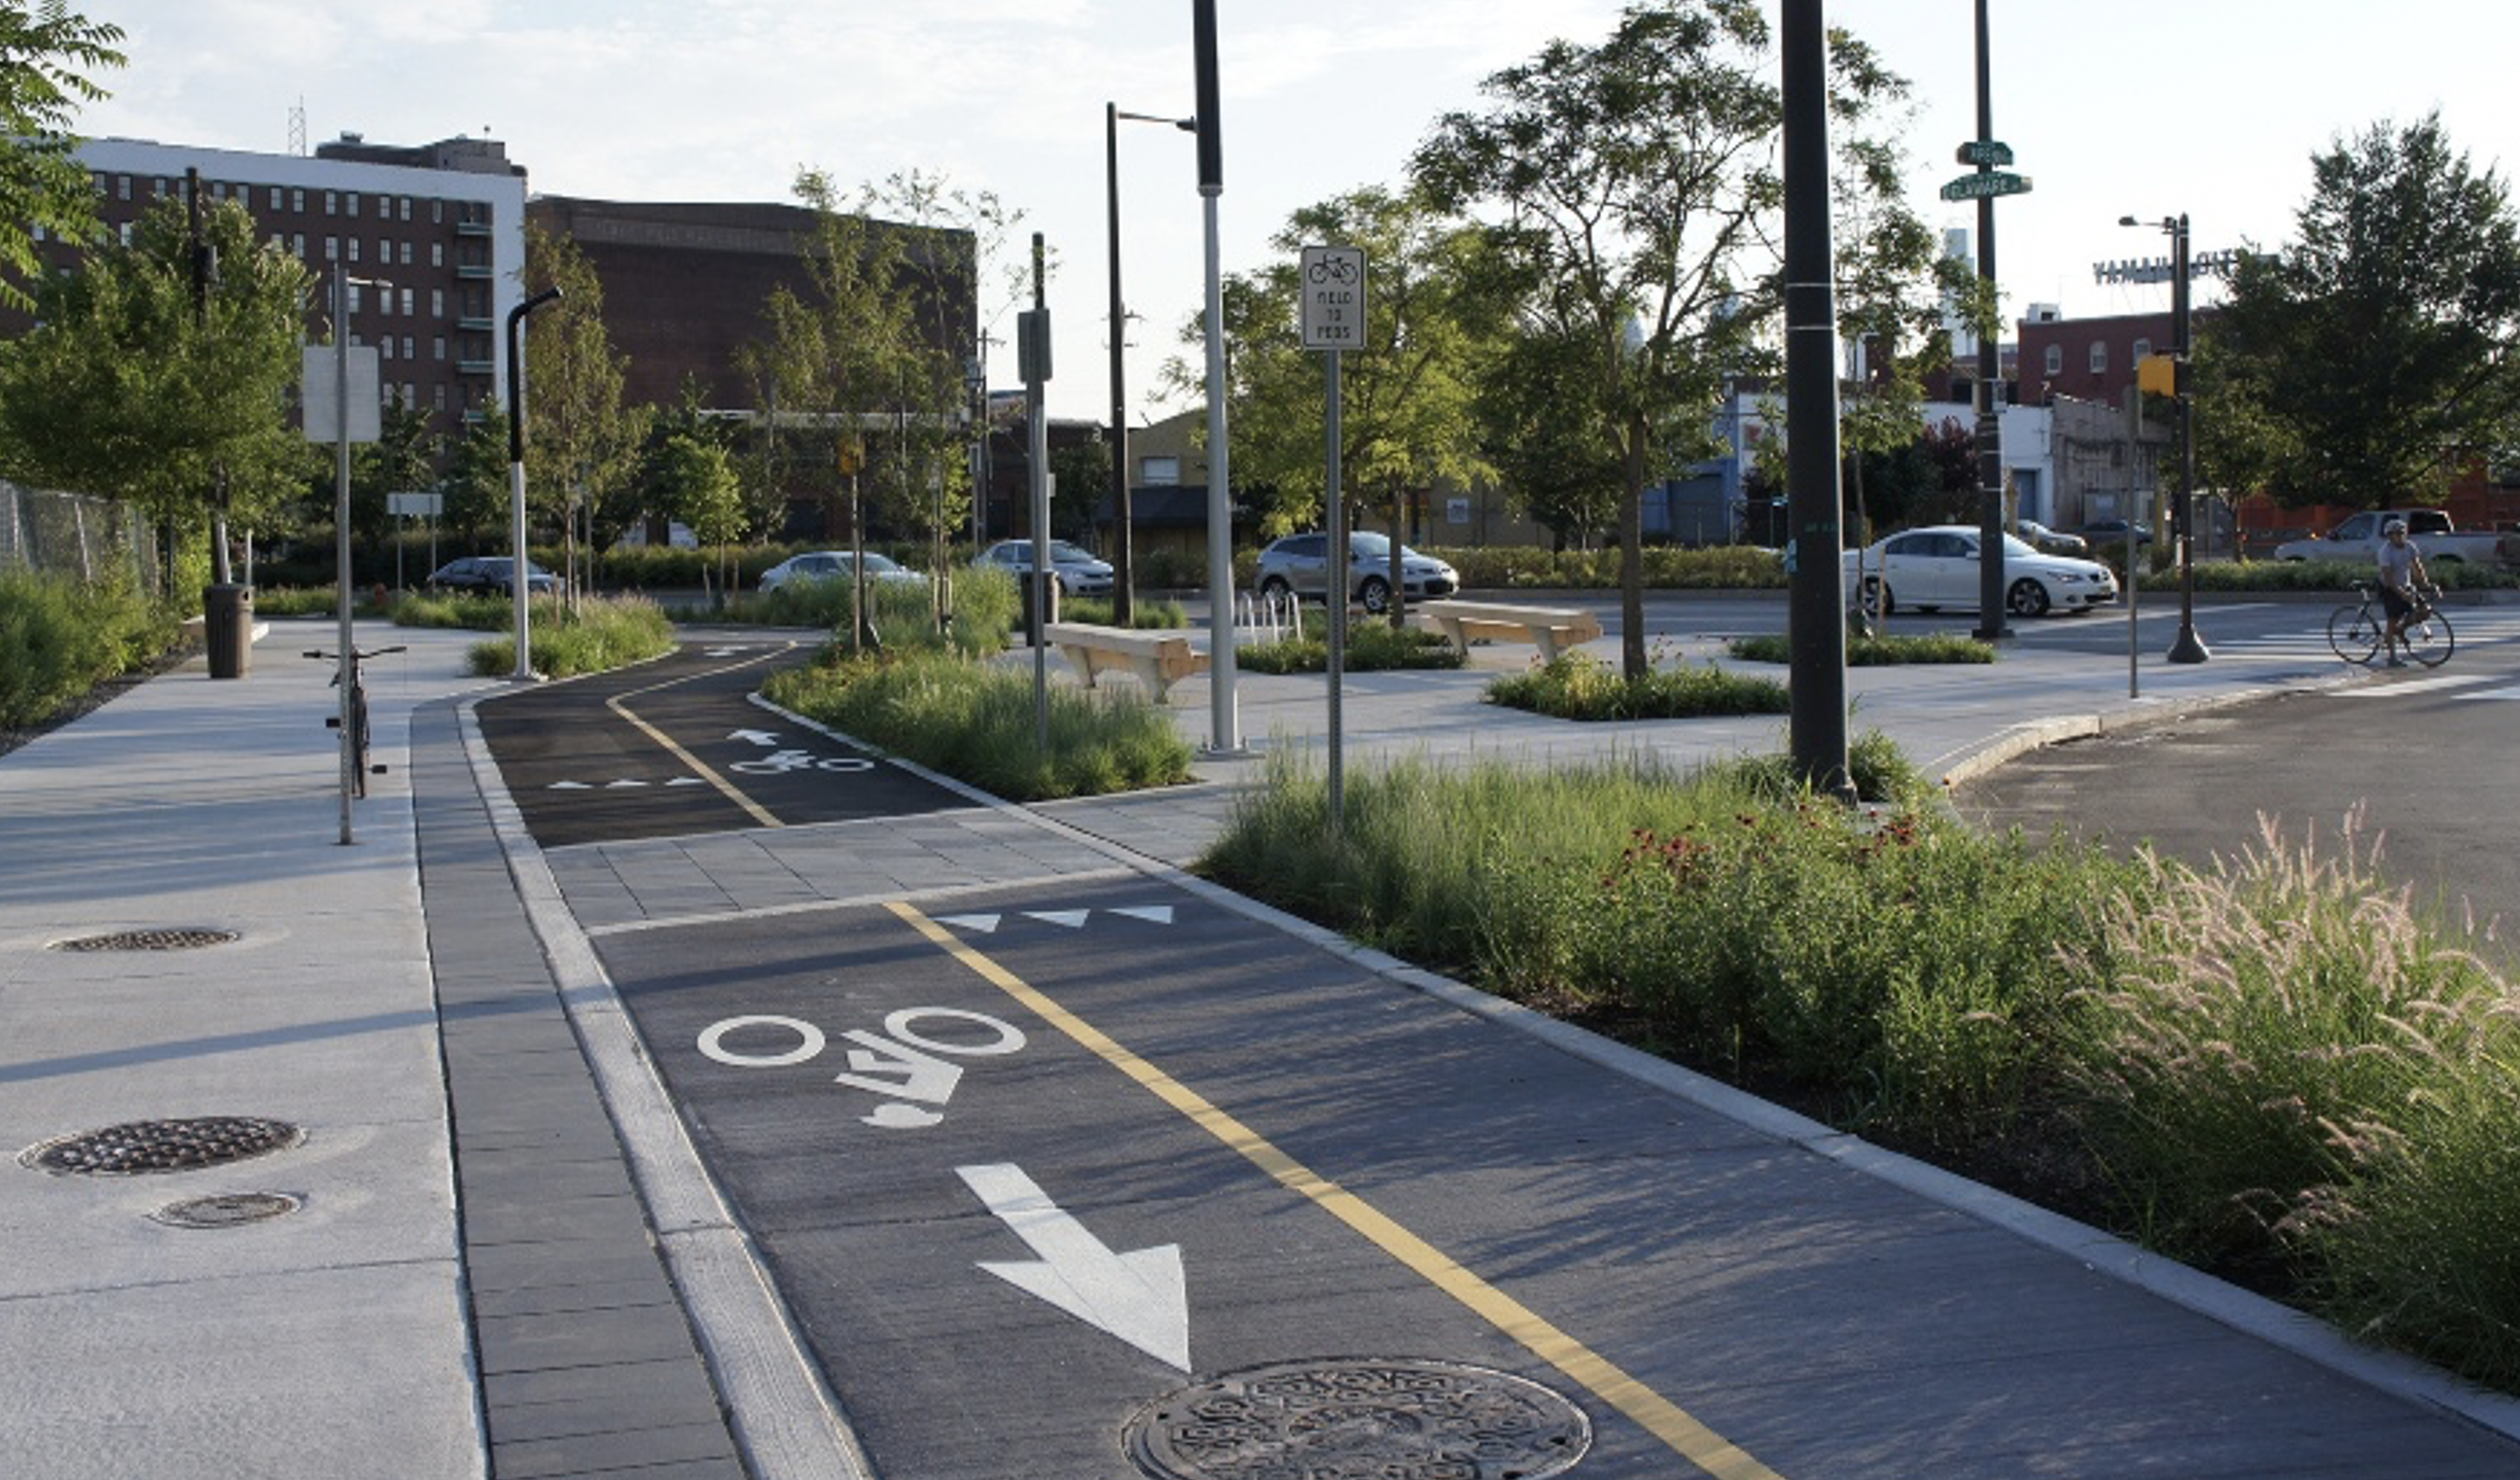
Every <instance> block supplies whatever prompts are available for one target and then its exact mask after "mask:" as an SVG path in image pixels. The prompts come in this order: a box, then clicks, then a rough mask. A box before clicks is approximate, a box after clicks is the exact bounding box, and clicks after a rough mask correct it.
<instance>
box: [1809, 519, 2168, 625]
mask: <svg viewBox="0 0 2520 1480" xmlns="http://www.w3.org/2000/svg"><path fill="white" fill-rule="evenodd" d="M1859 560H1860V561H1861V562H1862V571H1861V574H1860V576H1859V573H1858V570H1857V563H1858V561H1859ZM1846 581H1847V588H1848V589H1849V590H1861V592H1862V593H1863V602H1864V606H1865V609H1866V610H1868V611H1870V612H1873V613H1874V614H1876V615H1887V614H1889V613H1890V612H1893V611H1896V610H1898V609H1899V608H1900V607H1902V606H1908V607H1913V609H1915V610H1918V611H1934V610H1938V609H1940V608H1942V607H1945V606H1951V607H1956V608H1964V609H1967V610H1970V611H1974V610H1976V609H1977V605H1978V531H1977V529H1976V527H1975V526H1974V525H1968V524H1937V525H1935V526H1933V527H1932V528H1929V529H1909V530H1904V531H1902V532H1900V533H1898V534H1894V535H1891V536H1890V537H1889V538H1887V539H1884V540H1879V541H1876V542H1875V543H1874V544H1873V545H1872V547H1871V548H1870V549H1868V550H1866V551H1863V552H1861V553H1860V554H1859V553H1858V552H1856V551H1852V550H1850V551H1848V552H1847V553H1846ZM1859 581H1860V582H1861V584H1860V586H1859V584H1858V583H1859ZM2003 583H2004V584H2003V606H2004V609H2005V610H2006V611H2008V612H2010V613H2012V614H2013V615H2014V616H2045V615H2047V614H2048V612H2050V611H2089V610H2090V609H2092V608H2093V606H2098V605H2105V604H2107V603H2110V602H2114V601H2116V600H2117V599H2118V578H2117V575H2116V573H2115V572H2114V571H2112V570H2110V569H2109V567H2108V566H2106V565H2103V564H2101V563H2099V562H2098V561H2078V560H2074V559H2072V558H2071V557H2069V556H2061V555H2042V554H2040V553H2039V552H2038V551H2036V550H2033V549H2032V548H2030V546H2029V545H2028V544H2026V543H2024V542H2023V541H2021V540H2017V539H2015V538H2013V537H2012V536H2011V535H2008V534H2007V535H2005V536H2004V537H2003Z"/></svg>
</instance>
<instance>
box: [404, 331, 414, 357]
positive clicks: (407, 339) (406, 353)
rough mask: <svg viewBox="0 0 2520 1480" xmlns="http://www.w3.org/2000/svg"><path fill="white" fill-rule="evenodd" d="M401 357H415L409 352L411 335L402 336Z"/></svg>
mask: <svg viewBox="0 0 2520 1480" xmlns="http://www.w3.org/2000/svg"><path fill="white" fill-rule="evenodd" d="M402 357H403V358H404V359H406V360H409V359H414V358H416V356H414V355H413V354H412V352H411V336H409V335H404V336H402Z"/></svg>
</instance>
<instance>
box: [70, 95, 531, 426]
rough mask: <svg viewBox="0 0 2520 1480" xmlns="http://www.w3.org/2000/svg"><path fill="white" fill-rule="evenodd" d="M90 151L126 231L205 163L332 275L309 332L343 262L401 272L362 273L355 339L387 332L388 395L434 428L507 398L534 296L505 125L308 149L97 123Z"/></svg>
mask: <svg viewBox="0 0 2520 1480" xmlns="http://www.w3.org/2000/svg"><path fill="white" fill-rule="evenodd" d="M78 156H79V160H80V162H81V163H83V164H85V165H86V166H87V168H88V171H89V173H90V174H91V175H93V176H94V177H95V179H96V186H97V214H98V216H99V217H100V218H101V219H102V220H103V221H104V223H105V226H106V229H107V230H109V231H114V232H119V233H122V234H124V239H125V240H126V241H127V240H128V239H129V237H128V233H129V231H130V229H131V224H132V223H133V222H134V221H136V220H138V219H139V217H140V215H141V214H142V213H143V212H144V211H146V210H147V209H148V208H149V207H150V205H151V203H152V202H155V201H157V200H158V199H159V198H161V197H165V196H176V197H179V198H180V196H181V195H182V193H183V189H184V173H185V171H186V170H187V169H197V170H199V171H201V178H202V190H203V195H204V196H205V197H206V198H208V199H210V200H214V201H220V200H226V201H236V202H240V203H241V204H243V205H244V206H245V207H246V208H247V209H248V211H250V212H251V213H252V215H253V218H254V223H255V229H256V231H257V233H258V234H259V235H260V236H261V237H262V238H263V239H264V240H266V241H269V242H271V243H272V244H274V245H276V246H278V247H280V248H281V249H283V250H285V251H287V252H289V253H290V254H292V255H293V256H295V257H296V258H297V259H298V260H299V261H301V262H304V263H305V264H306V267H307V269H308V271H309V272H311V273H313V274H314V276H315V277H316V279H317V280H318V281H319V282H320V283H322V284H323V285H325V291H324V292H321V293H319V294H318V295H317V297H318V302H316V303H315V304H314V305H312V307H311V311H310V316H309V318H310V322H309V331H310V333H314V332H319V331H320V329H321V326H323V325H324V324H326V323H328V322H329V321H330V319H331V317H332V305H331V302H330V285H331V281H332V271H333V268H334V266H335V265H336V264H338V265H339V266H341V267H342V268H343V269H344V270H345V271H346V272H347V273H348V274H349V275H350V276H351V277H354V278H365V279H370V280H373V281H375V282H379V283H382V284H385V285H389V286H384V287H373V286H369V287H359V286H354V287H353V288H352V289H351V299H350V315H349V332H350V342H351V343H353V344H373V345H375V346H376V347H377V351H378V358H379V361H380V364H379V371H380V379H381V380H382V385H383V389H384V393H385V395H386V396H387V397H389V398H392V399H395V400H399V401H402V402H404V403H406V404H409V405H412V406H416V407H419V408H421V409H423V410H425V411H427V412H429V413H430V417H431V425H432V426H433V428H434V429H435V430H437V431H440V432H444V433H449V434H452V433H455V432H459V431H461V430H462V427H463V424H464V422H465V421H467V420H469V419H471V418H472V417H475V416H478V415H481V414H483V413H485V412H487V411H489V410H491V409H493V408H494V407H496V406H498V405H500V404H501V401H502V397H503V396H504V395H505V389H506V381H507V369H506V366H505V364H504V363H503V351H502V349H501V347H500V343H499V338H500V335H501V333H502V329H501V326H502V324H503V323H504V322H505V320H506V316H507V313H508V310H509V309H511V308H513V307H515V306H516V305H517V303H518V302H520V301H522V299H523V288H522V284H523V281H524V265H525V175H524V170H523V168H522V167H521V166H518V165H513V164H510V163H509V162H508V157H507V149H506V146H504V145H502V144H500V143H499V142H498V141H496V140H492V139H469V138H457V139H447V140H443V141H441V142H439V143H436V144H428V145H422V146H419V147H417V148H396V147H391V146H382V145H372V144H369V143H367V142H366V141H365V140H363V139H361V138H359V137H358V136H356V135H352V134H344V135H343V136H342V137H341V138H340V139H338V140H337V141H336V142H334V143H331V144H325V145H321V146H318V147H317V149H316V151H315V153H314V155H313V156H312V157H306V156H298V155H261V154H248V153H243V152H240V151H234V150H218V149H203V148H198V147H196V146H192V145H179V144H157V143H152V142H149V141H146V140H138V139H94V140H90V141H88V142H87V143H85V144H82V145H81V146H80V147H79V151H78ZM56 249H59V250H64V251H65V253H66V250H67V249H66V248H56Z"/></svg>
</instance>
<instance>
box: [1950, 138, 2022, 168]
mask: <svg viewBox="0 0 2520 1480" xmlns="http://www.w3.org/2000/svg"><path fill="white" fill-rule="evenodd" d="M1959 161H1960V162H1961V163H1962V164H1985V165H1992V166H1996V167H2001V166H2003V165H2006V164H2009V163H2011V162H2012V146H2011V145H2009V144H1999V143H1997V142H1996V141H1995V140H1993V139H1971V140H1969V141H1968V142H1967V143H1965V144H1963V145H1961V146H1960V154H1959Z"/></svg>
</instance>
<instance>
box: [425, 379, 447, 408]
mask: <svg viewBox="0 0 2520 1480" xmlns="http://www.w3.org/2000/svg"><path fill="white" fill-rule="evenodd" d="M428 399H429V401H430V402H431V403H432V404H434V405H435V406H436V407H437V409H438V410H440V411H444V410H445V409H446V382H445V381H438V382H437V383H436V384H434V385H431V386H430V387H428Z"/></svg>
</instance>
